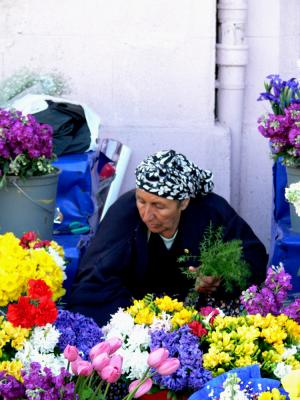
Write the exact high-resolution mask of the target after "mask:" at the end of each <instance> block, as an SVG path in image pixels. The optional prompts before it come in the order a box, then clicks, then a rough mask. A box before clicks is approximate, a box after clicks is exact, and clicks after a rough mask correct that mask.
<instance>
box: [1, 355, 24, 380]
mask: <svg viewBox="0 0 300 400" xmlns="http://www.w3.org/2000/svg"><path fill="white" fill-rule="evenodd" d="M22 368H23V364H22V362H21V361H19V360H13V361H2V362H0V371H6V372H7V373H8V374H9V375H12V376H14V377H15V378H16V379H17V380H18V381H21V382H22V381H23V378H22V376H21V369H22Z"/></svg>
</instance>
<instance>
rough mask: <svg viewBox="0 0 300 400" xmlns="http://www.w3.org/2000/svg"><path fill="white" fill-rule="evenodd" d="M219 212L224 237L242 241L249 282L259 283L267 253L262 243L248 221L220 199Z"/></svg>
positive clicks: (265, 267) (263, 275) (262, 276)
mask: <svg viewBox="0 0 300 400" xmlns="http://www.w3.org/2000/svg"><path fill="white" fill-rule="evenodd" d="M222 200H223V202H221V207H220V208H221V209H220V212H221V214H222V218H223V226H224V239H225V240H232V239H240V240H241V241H242V243H243V256H244V259H245V261H246V262H247V263H248V264H249V265H250V269H251V277H250V278H249V284H261V283H262V282H263V281H264V280H265V278H266V270H267V262H268V255H267V253H266V249H265V247H264V245H263V243H262V242H261V241H260V240H259V239H258V237H257V236H256V235H255V233H254V232H253V230H252V229H251V227H250V226H249V225H248V223H247V222H246V221H245V220H244V219H243V218H241V217H240V216H239V215H238V214H237V213H236V212H235V210H234V209H233V208H232V207H231V206H230V205H229V204H228V203H227V201H226V200H224V199H222Z"/></svg>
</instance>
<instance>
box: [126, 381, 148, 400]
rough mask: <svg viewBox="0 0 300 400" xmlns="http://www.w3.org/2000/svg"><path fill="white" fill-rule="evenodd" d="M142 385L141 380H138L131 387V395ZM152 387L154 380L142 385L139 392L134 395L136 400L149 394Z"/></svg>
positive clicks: (129, 389)
mask: <svg viewBox="0 0 300 400" xmlns="http://www.w3.org/2000/svg"><path fill="white" fill-rule="evenodd" d="M139 384H140V380H139V379H137V380H135V381H133V382H131V384H130V385H129V388H128V391H129V393H131V392H133V391H134V389H135V388H136V387H137V386H138V385H139ZM151 387H152V379H150V378H148V379H146V380H145V382H143V383H142V384H141V386H140V387H139V388H138V390H137V391H136V392H135V394H134V396H133V397H134V398H135V399H138V398H139V397H141V396H143V395H144V394H146V393H148V392H149V390H150V389H151Z"/></svg>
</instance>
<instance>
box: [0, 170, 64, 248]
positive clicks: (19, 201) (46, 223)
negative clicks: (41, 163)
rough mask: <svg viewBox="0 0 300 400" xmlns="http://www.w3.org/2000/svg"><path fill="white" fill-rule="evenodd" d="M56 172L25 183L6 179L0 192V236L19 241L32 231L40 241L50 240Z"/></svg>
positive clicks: (16, 178) (36, 177) (27, 180)
mask: <svg viewBox="0 0 300 400" xmlns="http://www.w3.org/2000/svg"><path fill="white" fill-rule="evenodd" d="M59 173H60V171H59V170H57V171H56V172H54V173H52V174H48V175H42V176H33V177H30V178H27V179H26V180H24V181H23V180H20V179H19V178H18V177H8V179H7V185H6V186H5V187H4V188H3V189H0V234H3V233H6V232H13V233H14V234H15V235H16V236H17V237H21V236H22V235H23V233H24V232H27V231H29V230H33V231H35V232H36V233H37V235H38V237H39V238H40V239H43V240H51V239H52V232H53V219H54V212H55V203H56V190H57V183H58V176H59Z"/></svg>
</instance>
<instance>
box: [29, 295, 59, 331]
mask: <svg viewBox="0 0 300 400" xmlns="http://www.w3.org/2000/svg"><path fill="white" fill-rule="evenodd" d="M57 315H58V311H57V308H56V305H55V303H54V301H52V300H50V299H47V298H45V297H44V298H42V299H41V301H40V303H39V305H38V306H37V307H35V325H37V326H44V325H46V324H48V323H49V324H52V323H53V322H54V321H55V320H56V318H57Z"/></svg>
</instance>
